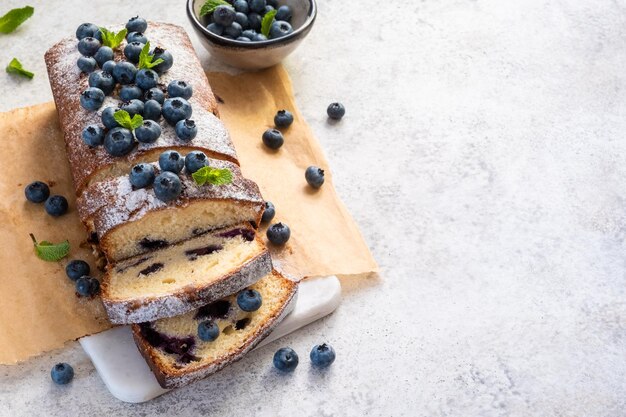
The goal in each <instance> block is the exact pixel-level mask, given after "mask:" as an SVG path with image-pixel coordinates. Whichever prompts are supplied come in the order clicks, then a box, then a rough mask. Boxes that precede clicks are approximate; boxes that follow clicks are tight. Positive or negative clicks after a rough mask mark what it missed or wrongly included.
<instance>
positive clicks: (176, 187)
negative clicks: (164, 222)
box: [154, 171, 182, 202]
mask: <svg viewBox="0 0 626 417" xmlns="http://www.w3.org/2000/svg"><path fill="white" fill-rule="evenodd" d="M181 190H182V185H181V183H180V178H178V176H177V175H176V174H174V173H173V172H167V171H166V172H162V173H160V174H159V175H158V176H157V177H156V179H155V180H154V194H155V195H156V197H157V198H158V199H159V200H161V201H165V202H168V201H171V200H174V199H176V198H177V197H178V196H179V195H180V192H181Z"/></svg>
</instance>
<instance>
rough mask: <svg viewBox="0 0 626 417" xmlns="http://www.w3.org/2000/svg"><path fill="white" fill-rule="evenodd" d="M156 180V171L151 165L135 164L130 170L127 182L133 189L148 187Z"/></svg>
mask: <svg viewBox="0 0 626 417" xmlns="http://www.w3.org/2000/svg"><path fill="white" fill-rule="evenodd" d="M155 178H156V169H155V168H154V165H152V164H146V163H141V164H137V165H135V166H134V167H132V169H131V170H130V176H129V180H130V183H131V184H132V185H133V187H135V188H145V187H149V186H150V185H152V183H154V179H155Z"/></svg>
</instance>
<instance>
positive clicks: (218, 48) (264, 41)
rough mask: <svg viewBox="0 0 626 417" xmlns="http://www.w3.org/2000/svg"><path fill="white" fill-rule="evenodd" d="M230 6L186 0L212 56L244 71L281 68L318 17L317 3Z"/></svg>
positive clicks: (283, 0) (262, 0) (263, 0)
mask: <svg viewBox="0 0 626 417" xmlns="http://www.w3.org/2000/svg"><path fill="white" fill-rule="evenodd" d="M228 3H230V5H222V6H219V7H208V5H210V4H211V2H207V0H187V15H188V17H189V20H190V21H191V24H192V26H193V28H194V30H195V31H196V33H197V34H198V36H199V38H200V41H201V42H202V44H203V46H204V47H205V48H206V49H207V50H208V51H209V53H210V54H211V55H212V56H214V57H215V58H217V59H219V60H220V61H222V62H224V63H225V64H228V65H231V66H233V67H237V68H242V69H263V68H268V67H271V66H273V65H276V64H278V63H279V62H280V61H282V60H283V59H284V58H285V57H286V56H287V55H289V54H290V53H291V52H293V51H294V50H295V49H296V48H297V47H298V45H300V43H301V42H302V40H303V39H304V38H305V37H306V36H307V35H308V33H309V32H310V30H311V28H312V27H313V23H314V22H315V17H316V14H317V5H316V2H315V0H280V1H268V0H248V1H245V0H235V1H229V2H228ZM264 22H265V24H263V23H264Z"/></svg>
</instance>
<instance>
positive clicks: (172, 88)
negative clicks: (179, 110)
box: [167, 80, 193, 100]
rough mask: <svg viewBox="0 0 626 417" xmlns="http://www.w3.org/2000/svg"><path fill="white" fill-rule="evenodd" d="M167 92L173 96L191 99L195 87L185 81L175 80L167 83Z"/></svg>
mask: <svg viewBox="0 0 626 417" xmlns="http://www.w3.org/2000/svg"><path fill="white" fill-rule="evenodd" d="M167 94H169V96H170V97H172V98H173V97H182V98H184V99H185V100H189V99H190V98H191V96H192V95H193V87H192V86H191V85H190V84H189V83H187V82H185V81H180V80H174V81H172V82H170V83H169V84H168V85H167Z"/></svg>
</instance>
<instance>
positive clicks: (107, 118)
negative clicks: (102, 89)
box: [101, 107, 120, 129]
mask: <svg viewBox="0 0 626 417" xmlns="http://www.w3.org/2000/svg"><path fill="white" fill-rule="evenodd" d="M118 110H120V108H119V107H107V108H105V109H104V110H103V111H102V117H101V119H102V124H103V125H104V127H106V128H107V129H113V128H115V127H118V126H119V124H118V123H117V121H116V120H115V117H113V115H114V114H115V112H116V111H118Z"/></svg>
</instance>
